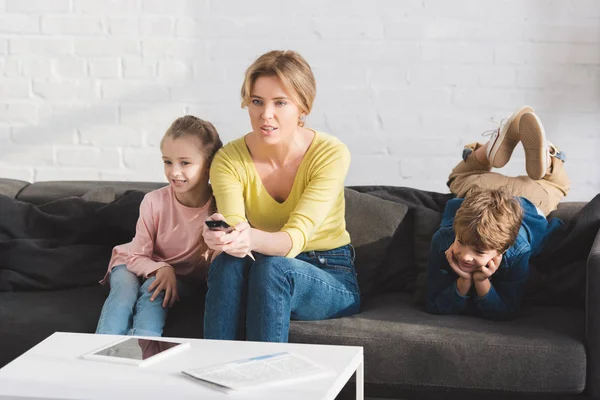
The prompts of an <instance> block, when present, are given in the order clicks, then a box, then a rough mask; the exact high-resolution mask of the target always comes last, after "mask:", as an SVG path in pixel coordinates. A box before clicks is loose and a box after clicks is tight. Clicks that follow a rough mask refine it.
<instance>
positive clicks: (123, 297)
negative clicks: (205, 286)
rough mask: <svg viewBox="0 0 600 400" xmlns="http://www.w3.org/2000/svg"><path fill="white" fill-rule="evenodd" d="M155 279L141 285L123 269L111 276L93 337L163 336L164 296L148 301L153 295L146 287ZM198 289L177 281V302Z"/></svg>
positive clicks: (117, 270) (117, 267) (125, 268)
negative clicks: (101, 334) (108, 290)
mask: <svg viewBox="0 0 600 400" xmlns="http://www.w3.org/2000/svg"><path fill="white" fill-rule="evenodd" d="M155 279H156V277H154V276H152V277H150V278H148V279H146V280H144V281H143V282H140V278H139V277H138V276H136V275H135V274H134V273H133V272H131V271H129V270H128V269H127V267H126V266H125V265H124V264H123V265H117V266H115V267H114V268H113V269H112V270H111V272H110V293H109V295H108V298H107V299H106V301H105V302H104V306H103V307H102V312H101V314H100V320H99V321H98V327H97V328H96V333H103V334H109V335H132V336H134V335H135V336H162V332H163V328H164V326H165V322H166V320H167V312H168V307H167V308H163V306H162V302H163V300H164V298H165V292H164V291H163V292H161V293H160V294H159V295H158V296H156V298H155V299H154V301H150V297H152V294H153V292H149V291H148V287H149V286H150V285H151V284H152V282H154V280H155ZM194 290H197V288H196V287H195V286H194V285H192V284H190V283H189V282H186V281H182V280H181V279H177V292H178V295H179V298H180V299H181V298H184V297H186V296H188V295H191V294H192V293H193V291H194Z"/></svg>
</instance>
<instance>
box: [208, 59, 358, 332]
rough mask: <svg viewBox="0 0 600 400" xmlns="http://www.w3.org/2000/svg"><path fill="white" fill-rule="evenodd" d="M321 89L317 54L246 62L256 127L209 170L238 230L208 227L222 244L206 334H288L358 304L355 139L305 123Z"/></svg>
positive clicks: (217, 245)
mask: <svg viewBox="0 0 600 400" xmlns="http://www.w3.org/2000/svg"><path fill="white" fill-rule="evenodd" d="M315 94H316V84H315V78H314V75H313V73H312V71H311V68H310V66H309V65H308V63H307V62H306V61H305V60H304V59H303V58H302V57H301V56H300V55H299V54H298V53H296V52H293V51H271V52H268V53H266V54H263V55H262V56H260V57H259V58H258V59H257V60H256V61H255V62H254V63H253V64H252V65H251V66H250V67H249V68H248V69H247V71H246V76H245V79H244V83H243V85H242V90H241V96H242V107H247V108H248V113H249V116H250V123H251V125H252V131H251V132H250V133H248V134H246V135H244V136H243V137H241V138H239V139H237V140H234V141H233V142H231V143H229V144H228V145H226V146H225V147H224V148H223V149H222V150H220V151H219V152H218V153H217V155H216V156H215V159H214V161H213V163H212V166H211V172H210V179H211V184H212V187H213V193H214V196H215V199H216V202H217V209H218V214H214V215H212V216H211V217H210V218H209V219H211V220H224V221H226V222H227V224H228V225H230V226H231V227H233V228H234V229H233V231H231V232H229V233H226V232H224V231H214V230H210V229H205V230H204V234H203V235H204V239H205V241H206V243H207V245H208V246H209V247H210V248H211V249H213V250H216V251H222V253H221V254H220V255H219V256H218V257H217V258H216V259H215V260H214V261H213V262H212V264H211V266H210V269H209V273H208V292H207V296H206V310H205V316H204V336H205V337H206V338H208V339H244V332H245V338H246V339H247V340H252V341H270V342H286V341H287V340H288V333H289V323H290V319H297V320H322V319H328V318H335V317H340V316H347V315H351V314H354V313H356V312H358V310H359V299H360V293H359V288H358V283H357V280H356V271H355V269H354V249H353V248H352V246H351V245H350V235H349V234H348V232H347V231H346V224H345V219H344V218H345V216H344V209H345V202H344V180H345V178H346V174H347V172H348V167H349V164H350V153H349V151H348V149H347V147H346V146H345V145H344V144H343V143H342V142H340V141H339V140H338V139H336V138H335V137H333V136H330V135H328V134H325V133H322V132H317V131H315V130H313V129H309V128H306V127H305V126H304V121H305V118H306V117H307V116H308V115H309V113H310V111H311V108H312V105H313V101H314V98H315Z"/></svg>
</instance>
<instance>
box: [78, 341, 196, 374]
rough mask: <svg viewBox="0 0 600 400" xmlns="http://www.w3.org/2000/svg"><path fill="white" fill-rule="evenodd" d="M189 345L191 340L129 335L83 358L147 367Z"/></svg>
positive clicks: (84, 355)
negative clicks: (183, 340)
mask: <svg viewBox="0 0 600 400" xmlns="http://www.w3.org/2000/svg"><path fill="white" fill-rule="evenodd" d="M189 347H190V343H189V342H178V341H167V340H163V339H160V338H156V339H142V338H137V337H129V338H121V339H119V340H118V341H115V342H113V343H111V344H109V345H107V346H104V347H101V348H99V349H96V350H94V351H92V352H89V353H86V354H83V355H82V356H81V358H83V359H86V360H92V361H105V362H111V363H118V364H129V365H137V366H139V367H146V366H148V365H151V364H153V363H155V362H157V361H160V360H163V359H164V358H167V357H169V356H171V355H173V354H177V353H179V352H181V351H182V350H185V349H187V348H189Z"/></svg>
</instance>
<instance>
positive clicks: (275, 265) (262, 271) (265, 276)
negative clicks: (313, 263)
mask: <svg viewBox="0 0 600 400" xmlns="http://www.w3.org/2000/svg"><path fill="white" fill-rule="evenodd" d="M291 260H293V259H290V258H286V257H278V256H262V257H260V258H258V259H257V260H256V261H255V262H254V264H253V265H252V268H251V269H250V280H251V281H258V282H269V281H272V280H280V279H285V278H286V276H287V273H288V272H289V270H290V265H289V264H290V262H291Z"/></svg>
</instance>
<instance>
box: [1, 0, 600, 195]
mask: <svg viewBox="0 0 600 400" xmlns="http://www.w3.org/2000/svg"><path fill="white" fill-rule="evenodd" d="M274 48H277V49H295V50H297V51H299V52H300V53H301V54H302V55H304V56H305V57H306V59H307V60H308V61H309V63H310V64H311V65H312V66H313V69H314V71H315V75H316V77H317V83H318V94H317V99H316V102H315V108H314V111H313V113H312V115H311V116H310V117H309V120H308V125H309V126H312V127H314V128H316V129H320V130H323V131H326V132H329V133H332V134H334V135H336V136H338V137H340V138H341V139H342V140H343V141H344V142H345V143H347V145H348V146H349V148H350V149H351V151H352V155H353V160H352V165H351V168H350V173H349V176H348V180H347V183H348V184H351V185H356V184H389V185H398V186H403V185H404V186H413V187H419V188H423V189H428V190H436V191H444V192H445V191H447V189H446V187H445V180H446V177H447V174H448V172H449V170H450V168H452V166H453V165H454V163H456V162H457V161H458V160H459V157H460V154H461V148H462V146H463V145H464V144H466V143H469V142H472V141H475V140H478V139H480V136H479V134H480V133H481V132H482V131H484V130H487V129H490V128H492V127H493V125H492V124H491V123H490V122H489V121H488V120H489V118H490V117H496V118H497V119H500V118H502V117H504V116H506V115H507V114H508V113H510V112H511V111H512V110H513V109H515V108H516V107H518V106H519V105H522V104H530V105H531V106H533V107H534V108H536V110H537V111H538V113H539V115H540V117H541V118H542V120H543V121H544V123H545V126H546V130H547V133H548V136H549V137H550V138H551V139H552V140H553V141H554V142H555V143H557V144H559V145H560V147H561V148H562V149H564V150H565V151H566V152H567V153H568V163H567V171H568V172H569V174H570V176H571V178H572V181H573V184H572V192H571V194H570V196H569V197H568V199H569V200H588V199H590V198H592V197H593V196H594V195H595V194H597V193H598V192H600V157H599V154H600V1H598V0H552V1H550V0H546V1H542V0H505V1H501V2H499V1H495V2H493V1H480V0H453V1H447V0H372V1H365V0H332V1H320V0H304V1H303V2H301V3H298V2H294V1H291V0H286V1H280V0H255V1H251V2H249V1H242V0H223V1H221V0H219V1H217V0H110V1H109V0H0V176H2V177H9V178H15V179H24V180H29V181H36V180H37V181H39V180H70V179H71V180H75V179H103V180H148V181H161V180H163V177H162V172H161V169H162V167H161V162H160V156H159V154H160V153H159V150H158V144H159V141H160V138H161V136H162V134H163V132H164V130H165V129H166V128H167V126H168V125H169V124H170V122H171V121H172V120H173V119H175V118H176V117H178V116H181V115H183V114H185V113H192V114H195V115H198V116H199V117H202V118H205V119H208V120H210V121H212V122H213V123H214V124H215V125H216V126H217V128H218V129H219V131H220V133H221V135H222V137H223V139H224V141H229V140H231V139H234V138H236V137H238V136H240V135H242V134H244V133H246V132H247V130H248V129H249V122H248V117H247V113H246V112H245V111H244V110H241V109H240V108H239V88H240V84H241V82H242V78H243V73H244V70H245V68H246V67H247V66H248V65H249V64H250V62H251V61H252V60H253V59H254V58H256V57H257V56H258V55H260V54H262V53H264V52H266V51H268V50H271V49H274ZM513 161H514V162H513V163H511V164H509V166H508V167H506V168H505V171H504V172H506V173H507V174H520V173H523V172H524V168H523V152H522V150H520V149H519V150H518V151H517V154H516V155H515V157H514V160H513Z"/></svg>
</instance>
